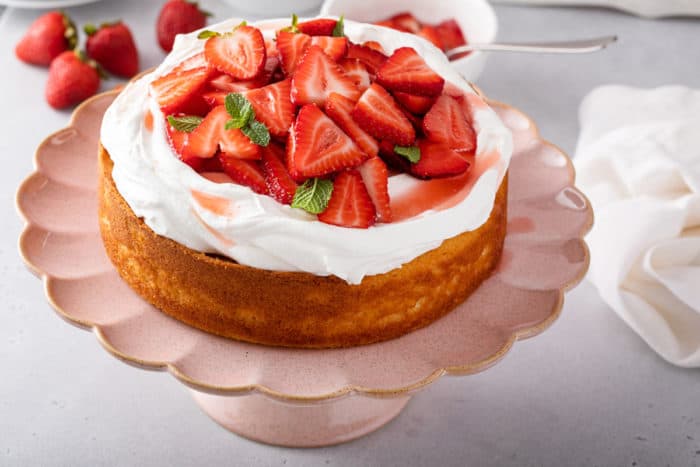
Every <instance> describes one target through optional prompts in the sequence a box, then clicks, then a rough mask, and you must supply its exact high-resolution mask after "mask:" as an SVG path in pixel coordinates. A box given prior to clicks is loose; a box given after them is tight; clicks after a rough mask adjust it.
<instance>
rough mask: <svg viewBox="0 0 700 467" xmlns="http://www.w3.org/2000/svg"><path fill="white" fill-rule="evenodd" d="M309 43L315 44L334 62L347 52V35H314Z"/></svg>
mask: <svg viewBox="0 0 700 467" xmlns="http://www.w3.org/2000/svg"><path fill="white" fill-rule="evenodd" d="M311 45H317V46H319V47H321V49H323V52H324V53H325V54H326V55H328V56H329V57H331V58H332V59H333V60H335V61H336V62H337V61H338V60H340V59H342V58H343V57H345V55H347V53H348V38H347V37H326V36H316V37H312V38H311Z"/></svg>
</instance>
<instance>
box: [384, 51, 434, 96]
mask: <svg viewBox="0 0 700 467" xmlns="http://www.w3.org/2000/svg"><path fill="white" fill-rule="evenodd" d="M377 83H379V84H381V85H382V86H384V87H386V88H388V89H391V90H392V91H401V92H407V93H409V94H417V95H419V96H437V95H439V94H440V93H441V92H442V88H443V87H444V86H445V80H444V79H443V78H442V76H440V75H438V74H437V73H435V72H434V71H433V70H432V69H431V68H430V67H429V66H428V64H427V63H425V60H423V58H421V56H420V55H418V53H417V52H416V51H415V50H413V49H412V48H410V47H401V48H400V49H396V51H395V52H394V54H393V55H392V56H391V57H389V59H388V60H387V61H386V63H384V65H382V67H381V68H380V69H379V71H378V72H377Z"/></svg>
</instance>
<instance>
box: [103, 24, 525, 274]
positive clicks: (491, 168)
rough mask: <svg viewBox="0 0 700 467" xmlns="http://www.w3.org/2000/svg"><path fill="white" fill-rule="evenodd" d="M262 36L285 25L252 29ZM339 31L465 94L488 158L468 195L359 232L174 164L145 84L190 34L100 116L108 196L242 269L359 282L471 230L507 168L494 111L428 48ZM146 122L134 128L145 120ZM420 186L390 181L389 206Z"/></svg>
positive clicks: (182, 53) (391, 35)
mask: <svg viewBox="0 0 700 467" xmlns="http://www.w3.org/2000/svg"><path fill="white" fill-rule="evenodd" d="M240 22H241V20H240V19H231V20H228V21H225V22H222V23H219V24H217V25H213V26H209V27H208V28H207V29H211V30H214V31H219V32H225V31H230V30H231V29H232V28H233V27H235V26H236V25H238V24H239V23H240ZM252 25H253V26H256V27H258V28H260V30H261V31H262V32H263V35H264V36H265V38H270V39H271V38H273V37H274V33H275V31H276V30H278V29H280V28H282V27H285V26H288V25H289V20H288V19H284V20H269V21H262V22H258V23H255V24H252ZM345 34H346V35H347V36H348V37H349V39H350V40H352V41H353V42H356V43H362V42H365V41H369V40H373V41H377V42H379V43H380V44H382V46H383V47H384V49H385V51H386V52H387V53H388V54H391V53H392V52H393V51H394V50H395V49H397V48H399V47H406V46H408V47H413V48H414V49H416V51H417V52H418V53H419V54H420V55H421V56H422V57H423V58H424V59H425V61H426V62H427V64H428V65H429V66H430V67H431V68H432V69H433V70H435V71H436V72H437V73H439V74H440V75H441V76H442V77H443V78H445V81H446V86H448V85H449V84H448V83H451V84H452V85H453V86H456V87H457V88H459V89H460V90H461V91H462V92H464V93H465V94H467V95H468V96H469V100H470V102H471V103H472V109H473V124H474V128H475V130H476V132H477V154H476V161H477V166H478V165H479V161H480V160H486V159H487V158H488V159H489V160H490V163H489V164H488V165H487V166H484V167H483V168H482V170H481V172H483V173H480V174H479V177H478V179H477V180H475V181H474V182H473V185H472V186H470V189H469V192H468V194H466V196H463V197H462V198H460V199H458V200H457V201H455V202H450V203H443V204H442V205H441V206H435V207H434V208H433V209H427V210H425V211H423V212H420V213H418V214H416V215H414V216H412V217H410V218H408V219H405V220H401V221H398V222H393V223H389V224H377V225H375V226H373V227H370V228H369V229H352V228H343V227H337V226H333V225H328V224H324V223H322V222H320V221H318V220H317V218H316V216H313V215H310V214H307V213H306V212H305V211H302V210H300V209H293V208H291V207H289V206H286V205H282V204H280V203H278V202H277V201H275V200H274V199H272V198H271V197H269V196H265V195H258V194H256V193H254V192H253V191H252V190H250V189H249V188H247V187H244V186H241V185H237V184H234V183H221V182H226V181H227V177H226V176H224V175H222V174H203V175H200V174H198V173H196V172H195V171H194V170H192V169H191V168H190V167H189V166H188V165H186V164H185V163H183V162H181V161H180V160H179V159H178V157H177V155H176V154H175V153H174V151H173V150H172V148H171V147H170V145H169V143H168V139H167V136H166V128H165V116H164V115H163V113H162V112H161V111H160V109H159V108H158V105H157V103H156V102H155V100H154V99H153V98H151V97H150V95H149V85H150V83H151V82H152V81H153V80H154V79H156V78H158V77H160V76H163V75H166V74H167V73H168V72H169V71H170V70H172V69H173V68H174V67H175V66H177V65H178V64H179V63H181V62H182V61H183V60H185V59H186V58H188V57H190V56H192V55H194V54H196V53H199V52H201V51H202V50H203V47H204V41H202V40H198V39H197V33H196V32H195V33H192V34H188V35H184V36H178V37H177V39H176V41H175V46H174V48H173V52H172V53H171V54H170V55H168V57H166V59H165V61H164V62H163V63H162V64H161V65H160V66H159V67H158V68H157V69H156V70H155V71H154V72H152V73H150V74H148V75H145V76H143V77H142V78H140V79H139V80H137V81H134V82H132V83H131V84H130V85H129V86H127V88H126V89H125V90H124V91H123V92H122V93H121V94H120V95H119V96H118V97H117V99H116V100H115V101H114V103H113V104H112V105H111V106H110V108H109V109H108V110H107V113H106V114H105V117H104V120H103V123H102V130H101V142H102V144H103V146H104V147H105V149H106V150H107V151H108V152H109V154H110V156H111V158H112V161H113V162H114V170H113V173H112V176H113V179H114V182H115V184H116V186H117V189H118V190H119V192H120V193H121V195H122V196H123V197H124V199H125V200H126V202H127V203H128V205H129V206H130V207H131V209H132V210H133V211H134V213H135V214H136V215H137V216H139V217H141V218H143V220H144V222H145V223H146V225H148V226H149V227H150V228H151V229H152V230H153V231H154V232H156V233H157V234H159V235H162V236H164V237H167V238H170V239H172V240H174V241H176V242H178V243H181V244H182V245H184V246H186V247H188V248H191V249H194V250H197V251H202V252H206V253H216V254H220V255H223V256H226V257H229V258H231V259H233V260H235V261H237V262H238V263H240V264H242V265H246V266H251V267H256V268H261V269H268V270H275V271H302V272H307V273H311V274H314V275H318V276H328V275H334V276H337V277H339V278H341V279H343V280H345V281H346V282H348V283H350V284H359V283H360V282H361V281H362V279H363V278H364V277H365V276H369V275H374V274H381V273H386V272H388V271H391V270H393V269H395V268H398V267H401V266H402V265H403V264H406V263H408V262H410V261H411V260H413V259H414V258H416V257H418V256H420V255H421V254H423V253H426V252H428V251H430V250H433V249H435V248H437V247H439V246H440V245H441V244H442V242H443V241H444V240H446V239H449V238H451V237H454V236H456V235H459V234H460V233H462V232H466V231H471V230H475V229H477V228H479V227H480V226H481V225H482V224H484V223H485V222H486V220H487V219H488V217H489V214H490V212H491V209H492V207H493V203H494V199H495V195H496V192H497V190H498V187H499V185H500V183H501V181H502V180H503V177H504V175H505V172H506V170H507V168H508V163H509V161H510V157H511V153H512V139H511V135H510V132H509V131H508V129H507V128H506V127H505V126H504V125H503V124H502V122H501V121H500V119H499V118H498V116H497V115H496V114H495V112H494V111H493V110H492V109H490V108H489V107H488V106H486V105H484V104H483V102H482V101H481V99H480V98H479V97H478V96H476V94H475V93H474V91H473V90H472V88H471V87H470V86H469V84H468V83H467V82H466V81H464V79H463V78H461V76H460V75H459V74H458V73H457V72H456V71H454V70H453V69H452V68H450V64H449V62H448V61H447V59H446V58H445V55H444V54H443V53H442V52H440V50H439V49H437V48H436V47H435V46H433V45H432V44H431V43H429V42H427V41H425V40H423V39H422V38H419V37H418V36H414V35H411V34H405V33H401V32H398V31H393V30H390V29H387V28H382V27H378V26H372V25H368V24H363V23H356V22H353V21H347V20H346V21H345ZM149 112H150V113H151V114H152V117H153V125H152V128H151V129H147V128H146V125H145V124H144V120H145V117H146V115H147V114H148V113H149ZM425 183H426V182H425V181H421V180H418V179H415V178H413V177H411V176H409V175H406V174H401V175H395V176H392V177H390V179H389V195H390V196H391V198H392V200H394V199H395V197H396V198H399V197H401V196H406V195H407V194H410V193H411V192H413V193H414V197H420V196H421V192H420V191H419V190H420V189H421V187H422V184H425Z"/></svg>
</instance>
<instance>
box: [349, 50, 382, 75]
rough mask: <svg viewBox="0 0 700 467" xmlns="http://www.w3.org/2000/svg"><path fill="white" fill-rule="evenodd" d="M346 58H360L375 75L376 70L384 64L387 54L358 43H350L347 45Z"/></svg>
mask: <svg viewBox="0 0 700 467" xmlns="http://www.w3.org/2000/svg"><path fill="white" fill-rule="evenodd" d="M347 58H356V59H358V60H360V61H361V62H362V63H364V64H365V66H366V67H367V71H369V72H370V74H372V75H376V74H377V71H379V69H380V68H381V67H382V65H384V62H386V61H387V56H386V55H384V54H383V53H382V52H379V51H377V50H374V49H371V48H369V47H365V46H363V45H358V44H350V45H349V46H348V54H347Z"/></svg>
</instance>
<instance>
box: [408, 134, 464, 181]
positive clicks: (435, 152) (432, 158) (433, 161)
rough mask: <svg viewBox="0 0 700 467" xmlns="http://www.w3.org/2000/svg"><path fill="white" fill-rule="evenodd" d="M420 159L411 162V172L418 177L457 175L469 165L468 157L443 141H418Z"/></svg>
mask: <svg viewBox="0 0 700 467" xmlns="http://www.w3.org/2000/svg"><path fill="white" fill-rule="evenodd" d="M418 147H419V148H420V160H419V161H418V162H417V163H416V164H411V173H412V174H413V175H415V176H416V177H419V178H437V177H448V176H451V175H459V174H461V173H464V172H465V171H467V170H468V169H469V167H471V163H470V159H469V158H468V157H465V156H463V155H461V154H460V153H458V152H457V151H454V150H452V149H450V147H449V146H447V145H445V144H443V143H435V142H432V141H428V140H420V141H418Z"/></svg>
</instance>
